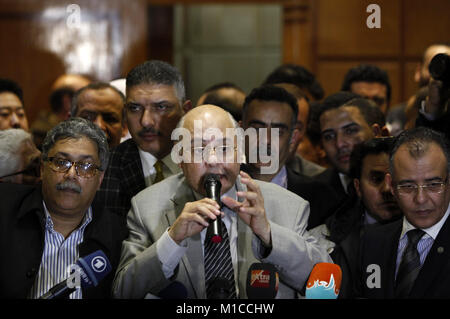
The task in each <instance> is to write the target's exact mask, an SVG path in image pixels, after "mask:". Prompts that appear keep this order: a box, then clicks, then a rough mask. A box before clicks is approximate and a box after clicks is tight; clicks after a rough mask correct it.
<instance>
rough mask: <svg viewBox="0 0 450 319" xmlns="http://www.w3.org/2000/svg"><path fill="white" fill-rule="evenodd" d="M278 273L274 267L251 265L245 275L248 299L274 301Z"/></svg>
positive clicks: (258, 264)
mask: <svg viewBox="0 0 450 319" xmlns="http://www.w3.org/2000/svg"><path fill="white" fill-rule="evenodd" d="M278 283H279V279H278V272H277V270H276V268H275V266H274V265H272V264H266V263H253V264H252V265H251V266H250V268H249V269H248V273H247V297H248V299H274V298H275V296H276V295H277V292H278Z"/></svg>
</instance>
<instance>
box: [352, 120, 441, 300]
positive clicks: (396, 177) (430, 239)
mask: <svg viewBox="0 0 450 319" xmlns="http://www.w3.org/2000/svg"><path fill="white" fill-rule="evenodd" d="M449 159H450V150H449V147H448V144H446V141H445V138H444V137H443V135H441V134H440V133H437V132H435V131H433V130H430V129H428V128H423V127H419V128H415V129H412V130H408V131H405V132H403V133H402V134H401V135H399V137H398V139H397V140H396V142H395V145H394V147H393V149H392V151H391V155H390V167H389V170H390V174H387V175H386V179H387V182H388V183H389V185H390V188H391V192H392V194H393V195H394V197H395V198H396V200H397V202H398V204H399V206H400V208H401V209H402V211H403V213H404V218H403V219H401V220H399V221H397V222H394V223H391V224H387V225H383V226H380V227H376V228H373V229H370V230H367V232H366V234H365V238H364V241H363V245H362V252H361V254H362V259H361V261H362V269H361V270H362V274H363V275H362V282H361V284H362V291H363V296H364V297H368V298H449V297H450V289H449V287H450V277H449V276H448V272H449V271H450V255H449V253H450V241H449V240H448V238H449V236H450V221H449V220H448V215H449V213H450V209H449V202H450V189H449V187H448V173H449V163H450V162H449Z"/></svg>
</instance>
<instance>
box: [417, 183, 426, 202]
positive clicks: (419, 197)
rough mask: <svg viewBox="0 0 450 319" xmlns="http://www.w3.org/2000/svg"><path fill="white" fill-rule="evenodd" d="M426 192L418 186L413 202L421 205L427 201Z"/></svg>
mask: <svg viewBox="0 0 450 319" xmlns="http://www.w3.org/2000/svg"><path fill="white" fill-rule="evenodd" d="M427 196H428V194H427V192H426V191H425V189H424V188H423V187H420V186H419V185H418V187H417V190H416V193H415V194H414V201H415V202H417V203H419V204H421V203H424V202H426V201H427Z"/></svg>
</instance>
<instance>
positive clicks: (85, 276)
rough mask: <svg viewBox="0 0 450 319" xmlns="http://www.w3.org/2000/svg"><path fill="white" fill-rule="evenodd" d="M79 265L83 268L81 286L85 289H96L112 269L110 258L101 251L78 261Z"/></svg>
mask: <svg viewBox="0 0 450 319" xmlns="http://www.w3.org/2000/svg"><path fill="white" fill-rule="evenodd" d="M77 265H78V266H79V267H80V268H81V286H82V287H83V288H89V287H92V286H94V287H96V286H97V285H98V283H99V282H100V281H101V280H102V279H103V278H104V277H105V276H106V275H108V274H109V273H110V272H111V269H112V267H111V264H110V262H109V260H108V257H106V255H105V254H104V253H103V251H101V250H97V251H95V252H93V253H91V254H89V255H87V256H85V257H82V258H80V259H78V261H77Z"/></svg>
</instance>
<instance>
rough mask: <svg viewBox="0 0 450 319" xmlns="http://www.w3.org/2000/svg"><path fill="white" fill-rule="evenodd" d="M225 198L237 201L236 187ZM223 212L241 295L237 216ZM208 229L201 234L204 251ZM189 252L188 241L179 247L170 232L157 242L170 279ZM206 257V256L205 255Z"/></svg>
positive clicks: (230, 211)
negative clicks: (238, 276) (238, 275)
mask: <svg viewBox="0 0 450 319" xmlns="http://www.w3.org/2000/svg"><path fill="white" fill-rule="evenodd" d="M194 195H195V199H196V200H200V199H202V198H203V196H201V195H200V194H198V193H196V192H194ZM223 196H228V197H231V198H233V199H234V200H237V195H236V186H234V187H232V188H231V189H230V190H229V191H228V192H226V193H225V194H223V195H222V196H221V197H223ZM222 211H223V212H224V213H225V216H224V217H223V218H222V221H223V222H224V224H225V226H226V228H227V232H228V237H229V239H230V253H231V260H232V263H233V270H234V280H235V283H236V294H237V295H239V287H238V278H237V274H238V253H237V241H238V229H237V215H236V213H235V212H234V211H232V210H231V209H229V208H228V207H226V206H225V205H224V206H223V208H222ZM206 231H207V228H205V229H203V230H202V231H201V232H200V238H201V241H202V248H203V249H204V245H203V243H204V242H205V237H206ZM186 251H187V241H186V240H184V241H183V242H181V245H178V244H177V243H176V242H175V241H174V240H173V239H172V238H171V237H170V236H169V233H168V231H167V230H166V231H165V232H164V234H163V235H162V236H161V238H159V239H158V241H157V242H156V252H157V254H158V258H159V260H160V261H161V264H162V269H163V272H164V275H165V276H166V278H170V277H171V276H172V275H173V273H174V270H175V268H176V267H177V265H178V264H179V263H180V261H181V258H183V256H184V255H185V254H186ZM203 255H204V254H203Z"/></svg>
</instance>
